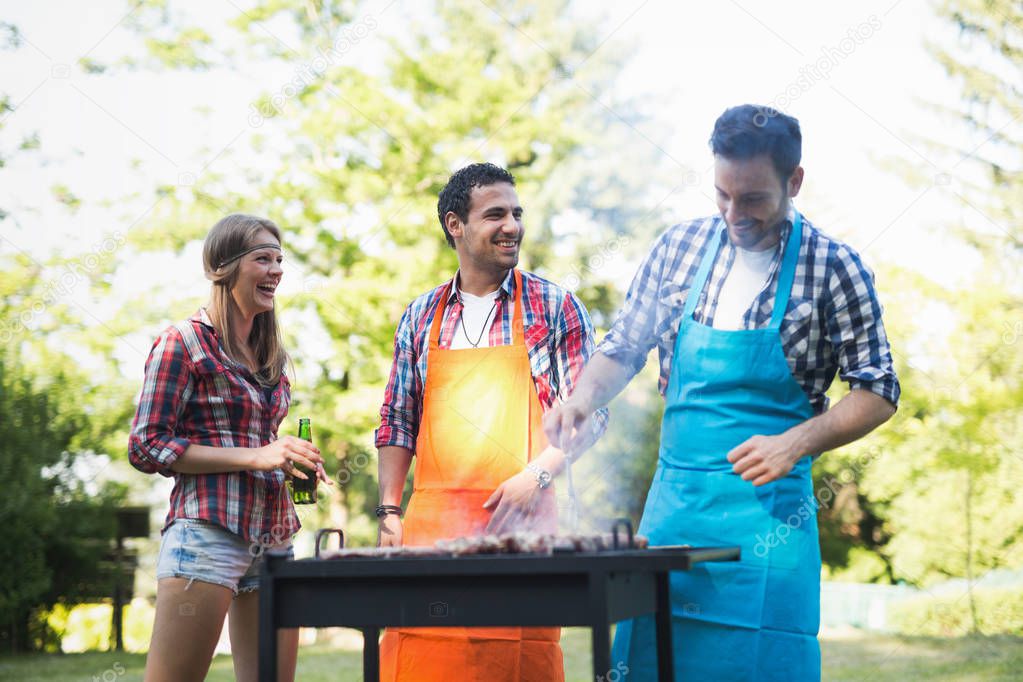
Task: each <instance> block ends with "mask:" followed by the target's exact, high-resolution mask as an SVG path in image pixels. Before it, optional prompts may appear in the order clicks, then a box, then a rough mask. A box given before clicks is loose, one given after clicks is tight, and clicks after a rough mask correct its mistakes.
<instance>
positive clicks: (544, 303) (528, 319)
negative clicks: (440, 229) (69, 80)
mask: <svg viewBox="0 0 1023 682" xmlns="http://www.w3.org/2000/svg"><path fill="white" fill-rule="evenodd" d="M521 272H522V314H523V318H524V319H523V323H524V325H525V341H526V350H527V351H528V353H529V367H530V370H531V373H532V375H533V385H534V386H536V395H537V397H538V398H539V400H540V406H541V408H542V409H543V411H544V412H545V413H546V412H547V411H548V410H550V409H551V407H553V406H554V405H555V404H556V403H559V402H563V401H564V400H565V398H567V397H568V396H569V395H570V394H571V393H572V387H573V386H574V385H575V382H576V380H577V379H578V378H579V373H580V372H582V369H583V366H584V365H585V364H586V360H587V359H588V358H589V357H590V355H592V354H593V348H594V341H593V324H592V323H591V322H590V316H589V314H588V313H587V312H586V308H585V307H584V306H583V304H582V302H581V301H580V300H579V299H578V298H576V297H575V295H574V294H572V293H571V292H569V291H566V290H565V289H562V288H561V287H559V286H557V285H555V284H553V283H552V282H549V281H547V280H546V279H543V278H542V277H539V276H538V275H534V274H533V273H531V272H527V271H525V270H522V271H521ZM457 276H458V275H457V273H456V275H455V278H453V279H452V280H451V282H450V283H451V289H450V291H449V293H448V297H447V299H446V300H444V301H441V294H442V293H443V292H444V287H445V285H443V284H442V285H441V286H439V287H437V288H435V289H433V290H431V291H428V292H426V293H425V294H422V295H421V296H419V297H417V298H416V299H415V300H414V301H412V303H410V304H409V305H408V307H407V308H405V313H404V314H403V315H402V316H401V320H400V321H399V322H398V328H397V330H396V331H395V334H394V362H393V363H392V365H391V375H390V378H389V379H388V381H387V388H386V389H385V391H384V403H383V405H382V406H381V408H380V427H379V428H378V429H377V431H376V439H375V440H376V446H377V447H378V448H380V447H384V446H386V445H398V446H400V447H403V448H405V449H407V450H411V451H412V452H415V449H416V436H417V435H418V434H419V421H420V419H421V418H422V413H423V390H424V388H425V387H426V368H427V362H426V360H427V356H428V354H429V349H430V324H431V322H432V321H433V316H434V314H435V312H436V310H437V308H438V307H440V306H441V305H443V306H445V307H444V312H443V315H444V323H443V325H442V326H441V330H440V340H439V342H440V347H441V348H450V347H451V341H452V340H453V339H454V337H455V331H456V329H457V328H458V320H459V319H460V317H461V315H462V308H463V306H462V300H461V298H460V297H459V295H458V288H457V286H455V285H456V284H457ZM514 289H515V275H514V272H512V271H511V270H509V271H508V275H507V276H506V277H505V278H504V282H503V283H502V284H501V288H500V290H499V291H498V294H497V312H496V314H495V315H494V321H493V323H491V326H490V332H489V336H488V338H489V339H490V345H491V346H507V345H509V344H511V342H512V319H513V317H514V312H515V311H514V309H513V306H512V305H511V302H512V301H513V300H514V293H515V292H514ZM591 424H592V438H593V440H596V439H597V438H599V437H600V436H601V435H603V433H604V430H605V429H606V428H607V409H606V408H601V409H600V410H598V411H597V413H596V414H595V415H594V417H593V419H592V420H591Z"/></svg>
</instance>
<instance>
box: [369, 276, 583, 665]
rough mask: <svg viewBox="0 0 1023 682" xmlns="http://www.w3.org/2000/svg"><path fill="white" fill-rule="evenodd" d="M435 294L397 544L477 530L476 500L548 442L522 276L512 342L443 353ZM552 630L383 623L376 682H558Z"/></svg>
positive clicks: (545, 504)
mask: <svg viewBox="0 0 1023 682" xmlns="http://www.w3.org/2000/svg"><path fill="white" fill-rule="evenodd" d="M449 291H450V285H449V286H448V288H446V289H445V290H444V292H443V294H442V296H441V304H440V305H438V306H437V312H435V313H434V319H433V325H432V327H431V329H430V351H429V353H430V354H429V357H428V358H427V373H426V386H425V388H424V390H423V416H422V420H421V422H420V426H419V437H418V439H417V440H416V468H415V474H414V478H413V492H412V497H411V498H410V499H409V504H408V509H407V510H406V512H405V519H404V533H403V538H404V542H403V544H405V545H407V546H432V545H433V543H434V542H436V541H437V540H442V539H451V538H456V537H461V536H471V535H480V534H482V533H483V531H484V529H485V528H486V525H487V522H488V521H489V520H490V516H491V512H490V511H489V510H486V509H483V503H484V502H485V501H486V500H487V498H488V497H490V495H491V494H492V493H493V492H494V490H496V489H497V487H498V486H499V485H500V484H501V483H503V482H504V481H505V480H507V479H508V478H511V477H512V476H514V475H515V474H517V473H519V472H520V471H522V469H523V468H524V466H525V464H526V462H528V461H529V460H530V459H532V458H533V457H535V456H536V455H538V454H539V453H540V452H541V451H543V449H544V448H545V447H547V439H546V437H545V436H544V433H543V412H542V409H541V407H540V400H539V399H538V398H537V395H536V387H535V386H534V385H533V377H532V374H531V372H530V367H529V355H528V353H527V351H526V342H525V337H524V333H523V322H522V275H521V273H519V271H518V270H516V271H515V300H514V303H513V305H514V306H515V312H514V316H515V317H514V319H513V320H512V329H513V332H512V334H513V338H512V344H511V345H510V346H493V347H488V348H466V349H461V350H450V349H446V348H441V347H440V344H439V340H440V330H441V325H442V323H443V319H444V314H443V313H444V303H443V302H444V301H447V298H448V295H449ZM541 499H542V501H541V503H540V504H541V511H540V514H541V518H542V519H543V521H542V524H541V526H540V527H534V529H535V530H537V531H540V532H554V531H555V530H556V521H557V506H556V503H555V497H554V491H553V486H552V487H550V488H548V489H547V491H546V492H545V494H544V496H543V497H542V498H541ZM560 634H561V630H560V628H521V627H501V628H496V627H493V628H464V627H435V628H434V627H430V628H389V629H388V630H387V631H386V632H385V633H384V636H383V639H382V641H381V643H380V670H381V673H380V679H381V680H382V681H383V682H433V681H435V680H436V681H438V682H439V681H441V680H444V681H447V680H459V681H460V682H463V681H464V682H475V681H477V680H478V681H480V682H483V681H484V680H485V681H486V682H559V681H561V680H564V664H563V661H562V655H561V646H560V644H559V639H560Z"/></svg>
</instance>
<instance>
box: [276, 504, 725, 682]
mask: <svg viewBox="0 0 1023 682" xmlns="http://www.w3.org/2000/svg"><path fill="white" fill-rule="evenodd" d="M626 523H627V522H626ZM326 533H336V534H338V535H339V536H340V537H341V538H342V544H343V537H344V536H343V534H342V533H341V532H340V531H338V530H329V531H328V530H321V531H320V532H319V533H318V534H317V550H316V555H317V556H316V558H314V559H300V560H297V561H296V560H288V559H287V558H286V556H285V555H283V554H279V553H275V552H270V553H269V554H268V555H267V557H266V561H265V562H264V564H263V571H262V574H261V576H260V590H259V679H260V680H261V682H272V681H273V680H274V679H276V670H277V637H276V632H277V629H278V628H294V627H300V626H302V627H350V628H356V629H358V630H361V631H362V633H363V679H365V680H373V681H374V682H376V680H378V679H379V642H378V640H379V635H380V629H381V628H383V627H388V626H394V627H398V626H400V627H417V626H446V625H447V626H463V627H474V626H477V627H487V626H519V627H551V626H582V627H589V628H591V632H592V643H593V674H594V676H595V679H606V678H607V676H608V674H609V672H610V671H611V652H610V649H611V642H610V625H611V623H614V622H617V621H620V620H624V619H627V618H634V617H636V616H641V615H644V614H648V613H654V614H655V622H656V629H657V658H658V673H659V674H658V677H659V679H660V680H673V679H674V672H673V665H672V651H671V609H670V605H669V599H668V595H669V593H668V574H669V572H670V571H685V570H689V568H690V567H691V566H692V565H694V564H697V563H701V562H704V561H735V560H737V559H738V558H739V548H738V547H649V548H646V549H637V548H635V546H634V545H633V543H632V531H631V526H628V527H627V539H625V540H624V541H622V542H619V540H618V535H617V534H615V535H614V537H615V542H614V546H613V547H612V548H610V549H605V550H599V551H592V552H577V551H571V552H570V551H553V552H551V553H549V554H525V553H521V554H470V555H465V556H454V555H452V554H450V553H449V554H443V553H440V552H438V553H433V554H426V553H422V554H405V553H394V554H390V555H382V556H343V555H339V556H337V558H327V555H323V556H321V555H320V547H319V545H320V540H321V538H322V537H323V535H324V534H326Z"/></svg>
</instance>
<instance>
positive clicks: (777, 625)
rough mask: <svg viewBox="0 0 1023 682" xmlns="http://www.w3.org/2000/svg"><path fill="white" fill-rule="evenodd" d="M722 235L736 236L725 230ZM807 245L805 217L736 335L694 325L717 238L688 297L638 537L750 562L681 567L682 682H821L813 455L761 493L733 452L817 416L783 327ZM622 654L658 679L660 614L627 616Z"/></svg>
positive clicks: (676, 590) (675, 627) (619, 645)
mask: <svg viewBox="0 0 1023 682" xmlns="http://www.w3.org/2000/svg"><path fill="white" fill-rule="evenodd" d="M716 236H717V237H718V238H719V241H720V242H723V241H724V239H726V233H725V229H724V225H723V224H722V226H721V228H720V230H719V233H718V234H717V235H716ZM713 238H714V237H712V239H713ZM801 239H802V216H800V215H799V213H798V212H797V213H796V218H795V224H794V225H793V226H792V231H791V233H790V235H789V238H788V242H787V243H786V245H785V252H784V255H783V258H782V264H781V272H780V274H779V276H778V287H777V293H776V295H775V301H774V311H773V313H772V315H771V322H770V324H769V325H768V326H767V327H765V328H762V329H742V330H736V331H725V330H720V329H713V328H712V327H708V326H706V325H702V324H699V323H697V322H696V321H694V320H693V311H694V310H695V309H696V304H697V301H698V299H699V298H700V295H701V292H702V291H703V289H704V286H705V285H706V282H707V278H708V276H709V273H710V270H711V266H712V265H713V262H714V259H715V256H716V253H717V251H718V248H716V247H715V245H714V244H713V243H712V244H711V248H708V249H707V252H706V254H705V255H704V257H703V260H702V262H701V263H700V269H699V270H698V271H697V274H696V277H695V281H694V282H693V286H692V288H691V289H690V290H689V294H688V296H687V297H686V304H685V308H684V313H683V315H682V321H681V323H680V326H679V330H678V337H677V339H676V342H675V356H674V360H673V362H672V364H671V375H670V378H669V380H668V387H667V390H666V392H665V402H666V406H665V412H664V421H663V423H662V426H661V448H660V453H659V459H658V462H657V470H656V472H655V473H654V478H653V483H652V484H651V486H650V492H649V494H648V495H647V499H646V506H645V507H644V509H643V519H642V521H641V522H640V526H639V532H640V533H642V534H644V535H646V536H647V537H649V539H650V544H651V545H675V544H690V545H694V546H714V545H739V546H740V547H741V548H742V558H741V560H740V561H738V562H727V563H704V564H698V565H697V566H695V567H694V568H693V569H692V570H690V571H681V572H677V573H672V575H671V608H672V635H673V639H674V641H673V646H674V652H675V656H674V658H675V678H676V679H677V680H714V681H715V682H719V681H723V680H785V681H786V682H788V681H791V680H800V681H802V680H819V679H820V647H819V645H818V643H817V631H818V628H819V625H820V567H821V561H820V545H819V543H818V538H817V514H816V512H817V504H816V500H815V499H814V496H813V485H812V481H811V479H810V462H811V458H810V457H803V458H802V459H800V461H799V462H798V463H797V464H796V465H795V466H794V467H793V469H792V471H791V472H790V473H789V475H788V476H787V477H785V478H783V479H781V480H778V481H773V482H771V483H768V484H766V485H763V486H760V487H754V486H753V484H752V483H751V482H749V481H744V480H742V478H741V477H740V476H739V475H738V474H735V473H733V472H732V465H731V464H730V463H729V462H728V460H727V459H726V458H725V457H726V455H727V454H728V452H729V451H730V450H731V449H732V448H734V447H735V446H737V445H739V444H740V443H742V442H743V441H745V440H746V439H747V438H749V437H751V436H754V435H758V434H760V435H775V434H779V433H782V432H783V431H786V430H787V429H789V428H790V427H792V426H794V425H796V424H799V423H800V422H803V421H805V420H807V419H809V418H810V417H812V416H813V409H812V408H811V406H810V403H809V401H808V400H807V398H806V394H804V393H803V390H802V389H801V388H800V387H799V384H798V383H796V381H795V379H794V378H793V377H792V372H791V371H790V369H789V364H788V362H787V361H786V359H785V354H784V352H783V350H782V345H781V337H780V335H779V331H778V330H779V328H780V327H781V322H782V318H783V317H784V315H785V309H786V307H787V305H788V301H789V294H790V293H791V291H792V281H793V279H794V276H795V270H796V260H797V257H798V255H799V245H800V240H801ZM612 659H613V662H614V663H615V664H624V665H626V666H628V670H629V676H628V677H627V678H626V679H628V680H632V681H634V682H641V681H646V680H655V679H656V678H657V672H656V670H657V667H656V661H657V654H656V648H655V636H654V624H653V618H652V617H650V616H647V617H644V618H638V619H635V620H631V621H624V622H622V623H620V624H619V626H618V630H617V632H616V634H615V641H614V647H613V649H612Z"/></svg>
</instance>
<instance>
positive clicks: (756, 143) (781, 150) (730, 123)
mask: <svg viewBox="0 0 1023 682" xmlns="http://www.w3.org/2000/svg"><path fill="white" fill-rule="evenodd" d="M710 148H711V151H713V152H714V154H715V155H717V156H723V157H724V158H726V159H731V160H736V161H746V160H748V159H752V158H753V157H754V156H760V155H761V154H767V155H768V156H769V157H770V158H771V163H772V165H774V169H775V170H776V171H778V175H780V176H781V179H782V182H785V181H786V180H788V179H789V177H790V176H791V175H792V171H794V170H796V166H798V165H799V159H800V157H801V156H802V153H803V135H802V133H800V132H799V121H797V120H796V119H795V118H793V117H791V116H787V115H785V114H783V113H781V112H780V111H778V110H776V109H772V108H771V107H765V106H758V105H755V104H742V105H740V106H737V107H732V108H731V109H727V110H725V113H723V114H721V116H719V117H718V120H717V121H715V122H714V132H713V133H712V134H711V136H710Z"/></svg>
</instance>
